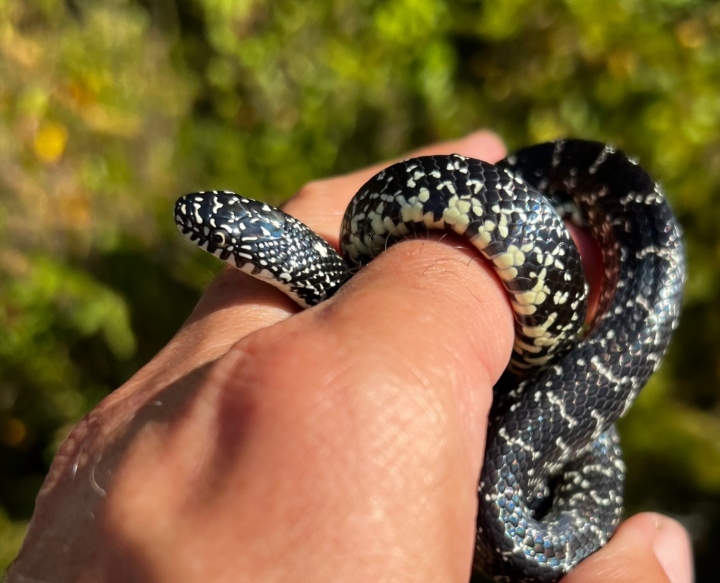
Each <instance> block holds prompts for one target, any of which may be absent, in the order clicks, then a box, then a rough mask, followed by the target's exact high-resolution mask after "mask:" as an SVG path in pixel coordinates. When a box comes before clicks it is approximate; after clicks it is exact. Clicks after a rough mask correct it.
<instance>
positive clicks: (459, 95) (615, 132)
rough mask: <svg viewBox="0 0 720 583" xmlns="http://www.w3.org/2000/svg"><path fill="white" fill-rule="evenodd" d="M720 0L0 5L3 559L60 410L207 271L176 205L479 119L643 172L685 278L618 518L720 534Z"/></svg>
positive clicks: (436, 135)
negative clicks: (571, 139) (591, 142)
mask: <svg viewBox="0 0 720 583" xmlns="http://www.w3.org/2000/svg"><path fill="white" fill-rule="evenodd" d="M718 79H720V4H717V3H716V2H712V1H709V0H705V1H702V0H656V1H652V0H603V1H600V0H564V1H560V2H558V1H554V0H552V1H551V0H502V1H498V2H477V1H473V0H384V1H379V0H353V1H350V0H336V1H333V2H330V1H310V2H297V1H296V0H274V1H273V2H266V1H260V0H65V1H64V2H63V1H61V0H36V1H28V0H0V569H1V568H2V567H3V566H5V565H6V564H7V563H8V561H9V560H11V558H12V556H13V555H14V553H15V552H16V550H17V548H18V545H19V542H20V539H21V536H22V532H23V525H24V524H25V522H26V521H27V519H28V518H29V516H30V514H31V512H32V503H33V499H34V496H35V494H36V493H37V489H38V488H39V485H40V483H41V481H42V477H43V475H44V472H45V471H46V470H47V465H48V463H49V461H50V459H51V457H52V454H53V452H54V450H55V448H56V447H57V444H58V443H59V441H60V440H61V439H62V436H63V435H65V433H66V432H67V430H68V428H69V427H70V426H71V424H72V423H74V422H76V421H77V420H78V419H79V418H80V417H81V416H82V415H83V414H84V413H85V412H87V411H88V410H89V409H90V408H91V407H92V406H93V405H94V404H96V403H97V402H98V400H99V399H101V398H102V397H103V396H104V395H105V394H107V393H108V392H109V391H111V390H112V389H113V388H115V387H117V386H119V384H121V383H122V382H123V381H124V380H125V379H127V378H128V376H129V375H130V374H132V372H133V371H134V370H136V369H137V368H138V367H139V366H140V365H141V364H142V363H144V362H146V361H147V360H148V359H149V358H150V357H151V356H152V355H153V354H154V352H155V351H156V350H158V349H159V348H160V347H161V346H162V345H163V343H164V342H165V341H167V339H168V338H169V337H170V335H171V334H172V333H173V331H174V330H175V329H176V328H177V327H178V326H179V324H180V322H181V321H182V320H183V318H184V317H185V316H186V315H187V314H188V312H189V310H190V308H191V306H192V303H193V301H194V298H195V297H196V293H197V290H198V289H199V288H201V287H202V286H203V285H204V284H206V283H207V282H208V281H209V279H210V278H211V275H212V271H213V270H214V269H216V267H217V266H216V264H215V263H214V262H213V261H212V259H211V258H210V259H208V258H206V257H204V256H202V255H197V254H193V253H192V252H191V250H190V249H189V248H188V247H187V246H185V244H184V243H183V242H182V241H180V239H179V237H178V236H177V234H176V232H175V228H174V226H173V224H172V216H171V212H170V209H171V208H172V202H173V201H174V199H175V197H176V196H177V195H179V194H181V193H183V192H188V191H190V190H193V189H196V188H201V189H207V188H229V189H232V190H236V191H240V192H243V193H245V194H247V195H249V196H253V197H257V198H264V199H266V200H269V201H271V202H280V201H281V200H283V199H285V198H287V197H288V196H290V195H292V193H293V192H294V191H295V190H297V189H298V188H299V187H300V186H301V185H302V184H303V183H304V182H306V181H308V180H310V179H313V178H317V177H321V176H325V175H328V174H330V173H335V172H342V171H348V170H351V169H354V168H358V167H360V166H363V165H365V164H368V163H372V162H377V161H378V160H380V159H382V158H385V157H389V156H393V155H398V154H400V153H402V152H403V151H405V150H407V149H409V148H411V147H413V146H418V145H420V144H423V143H427V142H429V141H432V140H437V139H444V138H450V137H455V136H458V135H461V134H463V133H466V132H469V131H471V130H473V129H475V128H478V127H490V128H491V129H494V130H495V131H497V132H498V133H499V134H500V135H501V136H502V137H503V138H504V139H505V140H506V141H507V143H508V145H509V146H510V147H511V148H512V147H518V146H521V145H525V144H529V143H533V142H538V141H542V140H547V139H552V138H556V137H560V136H564V135H574V136H579V137H585V138H594V139H600V140H605V141H612V142H613V143H615V144H617V145H619V146H621V147H622V148H623V149H625V150H626V151H627V152H629V153H631V154H632V155H634V156H637V157H638V158H640V160H641V161H642V163H643V165H644V166H646V167H647V168H648V169H650V170H651V171H652V173H653V174H654V175H655V176H656V177H658V178H659V179H661V180H662V181H663V183H664V185H665V188H666V190H667V192H668V193H669V196H670V198H671V199H672V201H673V203H674V205H675V208H676V210H677V211H678V214H679V216H680V218H681V221H682V222H683V224H684V226H685V230H686V236H687V248H688V256H689V262H690V280H689V282H688V287H687V294H686V306H685V311H684V317H683V321H682V324H681V326H680V328H679V330H678V333H677V336H676V340H675V342H674V345H673V348H672V351H671V354H670V355H669V357H668V359H667V360H666V363H665V365H664V366H663V368H662V370H661V371H660V372H659V374H658V375H657V376H656V377H655V378H654V379H653V381H652V383H651V385H650V386H649V387H648V388H647V390H646V391H645V392H644V393H643V395H642V396H641V398H640V399H639V401H638V403H637V404H636V406H635V407H634V408H633V409H632V410H631V413H630V414H629V415H628V417H627V418H626V419H625V420H624V421H623V423H622V427H621V429H622V432H623V439H624V441H623V444H624V448H625V450H626V452H627V461H628V465H629V471H630V474H629V483H628V502H629V506H630V510H631V511H637V510H640V509H656V510H660V511H664V512H670V513H673V514H674V515H676V516H678V517H679V518H681V519H682V520H684V521H685V523H686V524H687V525H688V527H689V528H691V531H692V533H693V536H694V538H695V543H696V551H697V557H698V558H697V568H698V579H699V580H702V578H703V576H705V577H708V576H710V575H709V574H710V573H714V571H712V570H711V569H712V568H713V567H712V565H713V561H712V559H713V557H712V554H711V548H712V547H713V546H715V545H717V544H720V504H719V502H720V469H719V468H720V397H719V393H718V391H717V388H716V387H717V386H718V380H719V378H718V377H720V369H719V368H718V367H717V365H716V361H717V356H718V352H719V349H720V307H718V306H719V305H720V303H719V302H718V301H717V300H718V293H719V292H718V289H720V286H719V285H718V279H719V276H720V240H719V238H718V235H717V233H718V228H717V225H718V224H719V221H720V205H718V204H717V200H718V195H719V194H720V187H718V184H720V139H719V138H718V136H720V131H719V130H720V96H719V94H718V90H717V80H718Z"/></svg>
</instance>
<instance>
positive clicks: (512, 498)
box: [175, 140, 685, 582]
mask: <svg viewBox="0 0 720 583" xmlns="http://www.w3.org/2000/svg"><path fill="white" fill-rule="evenodd" d="M555 209H558V210H560V211H561V212H563V213H565V214H567V212H571V213H572V214H573V216H575V218H576V219H578V220H579V221H580V222H581V223H582V224H583V225H584V226H585V227H587V228H588V229H589V230H590V231H591V233H592V235H593V236H594V237H595V239H596V240H597V241H598V243H599V245H600V247H601V250H602V257H603V265H604V276H603V287H602V291H601V297H600V307H599V310H598V314H599V315H598V316H597V317H596V318H595V320H594V322H592V323H591V324H590V325H589V327H588V329H589V332H586V333H585V334H584V335H581V331H582V329H583V324H584V320H585V310H586V295H587V293H586V287H587V286H586V284H585V279H584V276H583V272H582V266H581V262H580V257H579V254H578V251H577V250H576V248H575V246H574V245H573V243H572V240H571V238H570V236H569V234H568V233H567V231H566V229H565V226H564V223H563V221H562V219H561V218H560V216H559V215H558V213H557V212H556V210H555ZM568 209H571V210H568ZM175 220H176V222H177V224H178V227H179V228H180V230H181V231H182V232H183V233H184V234H185V235H186V236H187V237H189V238H190V239H191V240H192V241H194V242H196V243H197V244H198V245H199V246H201V247H203V248H204V249H206V250H207V251H209V252H211V253H213V254H215V255H217V256H218V257H220V258H221V259H223V260H225V261H227V262H228V263H230V264H231V265H233V266H235V267H238V268H239V269H242V270H243V271H245V272H247V273H250V274H252V275H254V276H256V277H259V278H261V279H264V280H267V281H268V282H269V283H271V284H273V285H275V286H277V287H279V288H280V289H282V290H283V291H284V292H285V293H287V294H288V295H289V296H290V297H292V298H293V299H295V300H296V301H297V302H298V303H299V304H300V305H302V306H311V305H314V304H316V303H319V302H321V301H323V300H324V299H326V298H327V297H329V296H331V295H332V294H333V293H334V292H335V291H336V290H337V289H338V288H339V287H340V286H341V285H342V284H343V283H344V282H345V281H346V279H347V278H348V277H349V275H350V274H352V273H354V271H356V270H357V268H358V267H359V266H361V265H363V264H365V263H367V262H368V261H369V260H370V259H372V257H374V256H375V255H377V254H378V253H380V252H381V251H383V250H384V249H385V248H386V247H387V246H388V245H391V244H393V243H395V242H398V241H400V240H403V239H405V238H408V237H411V236H415V235H416V234H418V233H426V232H427V231H428V230H431V229H442V230H448V231H452V232H455V233H457V234H458V235H461V236H463V237H465V238H466V239H467V240H468V241H470V242H471V243H472V244H473V245H474V246H475V247H476V248H477V249H478V250H479V251H480V253H481V254H482V255H483V256H484V257H485V258H486V259H487V260H488V261H490V262H491V263H492V265H493V267H494V269H495V271H496V273H497V274H498V275H499V277H500V279H501V281H502V283H503V285H504V286H505V288H506V290H507V292H508V295H509V297H510V300H511V306H512V308H513V311H514V317H515V334H516V340H515V346H514V351H513V355H512V359H511V362H510V365H509V367H508V372H507V373H506V375H505V376H504V378H503V379H502V380H501V382H500V383H498V386H496V388H495V395H494V401H493V408H492V411H491V414H490V423H489V431H488V439H487V445H486V452H485V463H484V467H483V470H482V475H481V478H480V483H479V487H478V500H479V510H478V518H477V539H476V551H475V567H476V568H477V569H478V570H480V571H482V572H484V573H486V574H488V575H490V576H492V577H494V578H496V579H497V580H501V581H519V582H522V581H527V582H534V581H556V580H558V579H559V578H561V577H562V575H563V574H564V573H566V572H567V571H568V570H569V569H571V568H572V567H573V566H575V565H576V564H577V563H578V562H579V561H581V560H582V559H584V558H585V557H587V556H589V555H590V554H592V553H593V552H594V551H596V550H597V549H599V548H600V547H601V546H602V545H603V544H605V543H606V542H607V540H608V539H609V537H610V536H611V535H612V533H613V531H614V530H615V528H616V526H617V524H618V522H619V520H620V513H621V510H622V484H623V475H624V466H623V463H622V460H621V454H620V450H619V447H618V440H617V435H616V432H615V429H614V425H613V424H614V423H615V421H616V420H617V419H618V418H619V417H620V416H621V415H622V414H623V413H624V412H625V411H626V410H627V408H628V407H629V406H630V404H631V403H632V401H633V400H634V398H635V397H636V396H637V394H638V392H639V391H640V389H641V388H642V387H643V386H644V385H645V383H646V381H647V380H648V378H649V377H650V375H651V374H652V373H653V371H654V370H655V369H656V368H657V367H658V365H659V362H660V358H661V356H662V355H663V353H664V352H665V349H666V347H667V344H668V341H669V339H670V336H671V332H672V330H673V329H674V328H675V326H676V325H677V319H678V315H679V311H680V301H681V294H682V287H683V282H684V279H685V264H684V258H683V250H682V241H681V233H680V229H679V227H678V224H677V222H676V220H675V218H674V216H673V213H672V211H671V209H670V207H669V205H668V203H667V202H666V200H665V197H664V195H663V193H662V191H661V190H660V188H659V186H658V185H657V184H656V183H655V182H654V181H653V180H652V179H651V178H650V177H649V176H648V174H647V173H646V172H645V171H644V170H643V169H642V168H641V167H640V166H638V165H637V164H636V163H635V162H634V161H632V160H630V159H629V158H628V157H626V156H625V155H624V154H622V153H620V152H618V151H615V150H614V149H613V148H611V147H609V146H606V145H604V144H600V143H596V142H587V141H583V140H561V141H556V142H552V143H546V144H541V145H537V146H532V147H529V148H526V149H523V150H521V151H519V152H517V153H515V154H513V155H512V156H509V157H508V158H506V159H504V160H502V161H501V162H499V163H497V164H488V163H486V162H482V161H479V160H473V159H470V158H466V157H464V156H459V155H443V156H428V157H421V158H414V159H411V160H406V161H404V162H400V163H397V164H394V165H392V166H390V167H388V168H386V169H385V170H383V171H381V172H380V173H378V174H377V175H376V176H374V177H373V178H371V179H370V180H369V181H368V182H367V183H366V184H365V185H364V186H363V187H362V188H361V189H360V191H359V192H358V193H357V194H356V195H355V197H354V198H353V200H352V201H351V203H350V205H349V207H348V209H347V211H346V213H345V217H344V220H343V225H342V231H341V248H342V253H343V258H341V257H340V256H338V255H337V254H336V253H335V251H334V250H333V249H332V248H331V247H329V245H328V244H327V243H325V242H324V241H323V240H322V239H321V238H320V237H319V236H317V235H315V234H314V233H313V232H312V231H310V230H309V229H308V228H307V227H305V226H304V225H302V224H301V223H300V222H299V221H297V220H296V219H294V218H292V217H290V216H289V215H286V214H285V213H283V212H282V211H279V210H277V209H274V208H272V207H269V206H268V205H266V204H264V203H260V202H255V201H251V200H248V199H245V198H243V197H241V196H238V195H236V194H233V193H229V192H217V191H213V192H203V193H192V194H188V195H186V196H183V197H182V198H180V199H179V200H178V201H177V203H176V206H175Z"/></svg>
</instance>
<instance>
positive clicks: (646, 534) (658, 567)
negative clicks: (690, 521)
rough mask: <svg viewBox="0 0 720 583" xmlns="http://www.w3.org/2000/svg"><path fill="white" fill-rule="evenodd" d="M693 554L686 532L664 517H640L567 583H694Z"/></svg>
mask: <svg viewBox="0 0 720 583" xmlns="http://www.w3.org/2000/svg"><path fill="white" fill-rule="evenodd" d="M693 580H694V576H693V566H692V551H691V548H690V540H689V537H688V534H687V532H686V531H685V529H684V528H683V527H682V526H681V525H680V524H678V523H677V522H676V521H674V520H672V519H670V518H667V517H666V516H662V515H660V514H652V513H644V514H638V515H636V516H633V517H632V518H629V519H628V520H626V521H625V522H624V523H623V524H621V525H620V528H618V530H617V532H616V533H615V535H614V536H613V538H612V539H611V540H610V542H608V544H607V545H606V546H605V547H604V548H603V549H601V550H600V551H598V552H597V553H595V554H594V555H592V556H591V557H589V558H588V559H586V560H585V561H583V562H582V563H580V564H579V565H578V566H577V567H576V568H575V569H574V570H573V571H571V572H570V573H569V574H568V575H567V577H565V578H564V579H563V582H564V583H590V582H592V583H617V582H618V581H633V582H637V583H692V582H693Z"/></svg>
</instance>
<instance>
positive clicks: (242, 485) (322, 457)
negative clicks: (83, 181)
mask: <svg viewBox="0 0 720 583" xmlns="http://www.w3.org/2000/svg"><path fill="white" fill-rule="evenodd" d="M511 346H512V317H511V313H510V308H509V306H508V303H507V300H506V298H505V295H504V292H503V291H502V289H501V287H500V285H499V284H498V283H497V281H496V278H495V277H494V276H493V275H492V274H491V273H490V272H489V271H488V268H487V267H486V265H485V264H484V263H483V262H480V261H478V260H476V258H475V255H474V254H473V253H472V252H471V251H468V250H466V249H465V248H464V247H460V248H456V247H453V246H451V245H446V244H444V243H440V242H437V241H432V240H431V241H409V242H406V243H402V244H399V245H397V246H395V247H393V248H391V249H390V250H389V251H388V252H387V253H385V254H383V255H382V256H381V257H380V258H378V260H377V261H376V262H374V263H373V264H371V265H370V266H368V267H367V268H366V269H365V270H363V271H362V272H361V273H360V274H358V275H357V276H356V277H355V278H354V279H353V280H352V281H351V282H350V283H349V284H348V286H347V287H346V288H345V290H344V291H343V292H342V293H341V294H340V295H339V296H337V297H335V298H333V299H331V300H329V301H328V302H325V303H324V304H322V305H321V306H319V307H318V308H317V309H314V310H308V311H305V312H303V313H301V314H299V315H298V316H297V317H295V318H290V319H287V320H285V321H283V322H280V323H278V324H277V325H275V326H270V327H268V328H265V329H263V330H260V331H259V332H258V333H256V334H253V335H251V336H248V337H247V338H245V339H244V340H243V341H241V342H239V343H237V344H236V345H235V346H233V348H232V349H231V350H229V351H228V353H227V354H226V355H225V356H223V357H221V358H220V359H219V360H218V361H217V363H216V364H215V365H214V366H213V367H212V370H211V371H210V373H209V375H208V378H207V380H206V381H205V383H203V384H201V386H200V387H199V388H198V390H197V393H196V397H195V398H194V399H192V402H191V403H190V404H189V405H188V406H187V407H186V408H185V409H184V411H183V415H182V418H180V419H178V420H177V421H176V423H175V424H174V425H173V426H172V427H171V428H168V430H167V431H166V432H164V433H163V436H162V439H158V440H157V441H145V442H143V443H142V444H141V445H138V446H137V447H136V448H135V449H134V451H133V452H131V453H130V454H129V455H128V458H129V459H128V461H127V464H128V465H132V466H133V467H134V471H133V472H132V473H131V474H128V473H126V472H123V471H122V469H121V470H120V471H118V472H117V474H116V481H115V487H114V489H113V490H112V491H110V492H109V494H108V502H107V503H108V505H109V508H112V512H110V513H109V515H108V516H107V517H106V521H107V522H106V524H108V529H109V530H111V531H112V533H113V536H114V537H116V539H117V540H119V541H120V542H121V547H122V548H131V549H132V550H133V556H134V557H135V560H136V561H138V560H139V562H141V563H142V564H148V565H153V566H154V568H155V571H154V572H160V571H158V567H157V565H158V564H162V565H163V568H165V569H167V571H166V572H167V573H169V575H168V576H167V577H164V578H162V579H159V580H164V579H167V580H175V581H184V580H193V577H195V576H196V575H197V574H201V573H207V572H212V573H213V576H214V580H216V581H224V580H232V578H233V577H234V576H236V574H237V573H243V575H244V578H247V579H248V580H290V581H293V580H298V581H300V580H309V581H318V582H322V581H347V582H353V581H358V582H359V581H377V582H383V581H405V580H411V579H412V580H413V581H417V582H418V583H422V582H424V581H427V582H430V581H432V582H433V583H439V582H443V581H446V582H450V581H467V579H468V575H469V568H470V567H469V566H470V564H471V558H472V552H473V545H474V531H475V519H474V517H475V514H476V504H477V500H476V495H477V494H476V490H477V479H478V472H479V468H480V464H481V459H482V452H483V447H484V445H483V441H484V436H485V432H486V425H485V423H486V417H487V411H488V409H489V405H490V400H491V394H492V389H491V387H492V385H493V384H494V382H495V380H496V378H497V377H498V376H499V375H500V373H501V371H502V370H503V369H504V367H505V364H506V363H507V360H508V356H509V354H510V350H511ZM158 459H162V460H163V463H162V464H158V463H157V460H158ZM179 476H190V478H189V479H185V480H183V479H180V477H179ZM158 491H160V492H167V494H165V495H163V496H159V497H158V496H155V495H154V493H155V492H158ZM173 517H177V522H176V523H173V527H172V528H168V527H167V524H168V520H170V518H173ZM199 532H200V533H202V536H198V533H199ZM217 541H232V544H230V543H229V542H228V543H227V544H225V543H224V542H223V543H222V544H221V545H220V548H218V543H217ZM110 550H111V551H112V550H113V549H110ZM218 552H220V553H221V555H222V556H221V557H218ZM136 553H137V555H136ZM126 564H127V563H126ZM209 569H212V570H209Z"/></svg>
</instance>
